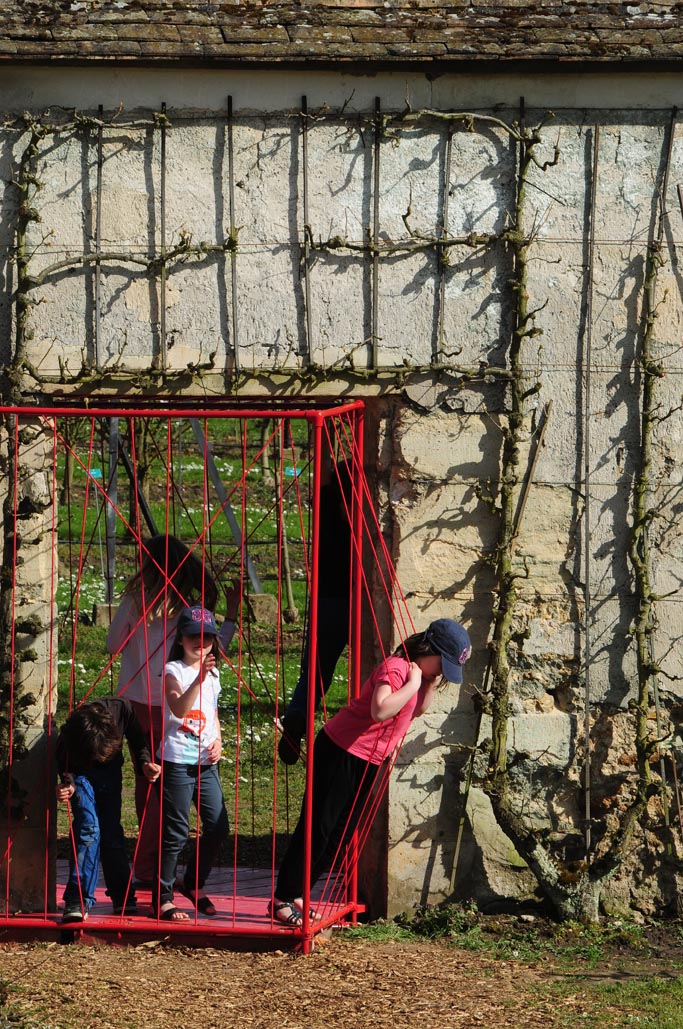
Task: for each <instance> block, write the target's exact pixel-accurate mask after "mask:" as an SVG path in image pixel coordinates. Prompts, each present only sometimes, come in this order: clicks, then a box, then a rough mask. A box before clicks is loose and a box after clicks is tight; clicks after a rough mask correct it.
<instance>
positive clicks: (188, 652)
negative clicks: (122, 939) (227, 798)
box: [152, 607, 230, 922]
mask: <svg viewBox="0 0 683 1029" xmlns="http://www.w3.org/2000/svg"><path fill="white" fill-rule="evenodd" d="M217 636H218V629H217V628H216V622H215V620H214V617H213V614H212V613H211V611H207V610H206V609H205V608H202V607H191V608H186V609H185V610H184V611H183V612H182V613H181V615H180V619H179V621H178V632H177V635H176V638H175V641H174V643H173V646H172V647H171V652H170V654H169V660H168V663H167V664H166V675H165V695H166V711H165V718H164V737H163V743H162V745H161V748H160V757H161V760H162V767H163V773H162V780H161V789H162V804H161V810H162V818H161V861H160V866H159V881H158V886H157V888H156V889H155V890H154V893H153V895H152V906H153V909H154V911H155V913H157V914H158V917H159V918H160V919H162V920H163V921H168V922H171V921H172V922H184V921H187V920H188V917H189V916H188V915H187V913H186V912H185V911H180V910H179V909H178V908H177V907H176V906H175V905H174V903H173V890H174V887H175V888H176V889H178V891H179V892H180V893H182V894H183V896H185V897H187V898H188V900H190V901H191V902H192V904H193V905H194V907H195V908H196V909H197V911H199V912H200V913H201V914H203V915H215V914H216V909H215V907H214V905H213V903H212V902H211V900H210V899H209V898H208V897H207V896H206V894H205V893H204V883H205V882H206V879H207V876H208V874H209V872H210V871H211V866H212V864H213V860H214V857H215V855H216V852H217V850H218V848H219V846H220V844H221V842H222V841H223V840H224V839H225V838H226V837H227V835H228V833H229V831H230V826H229V824H228V813H227V811H226V810H225V803H224V801H223V792H222V790H221V784H220V780H219V778H218V761H219V760H220V757H221V753H222V744H221V727H220V722H219V720H218V710H217V708H218V695H219V693H220V682H219V678H218V672H217V670H216V662H217V660H218V644H217ZM193 802H194V805H195V807H196V808H197V810H198V812H199V817H200V818H201V822H202V835H201V839H200V840H199V847H198V854H197V849H196V848H193V849H192V853H191V856H190V860H189V862H188V865H187V868H186V869H185V875H184V877H183V880H182V883H181V884H180V885H179V886H175V881H176V872H177V869H178V858H179V857H180V853H181V851H182V849H183V847H184V846H185V844H186V843H187V840H188V838H189V832H190V806H191V804H192V803H193Z"/></svg>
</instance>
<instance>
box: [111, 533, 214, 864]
mask: <svg viewBox="0 0 683 1029" xmlns="http://www.w3.org/2000/svg"><path fill="white" fill-rule="evenodd" d="M217 598H218V590H217V589H216V584H215V582H214V580H213V578H212V577H211V575H210V574H209V571H208V569H205V568H204V566H203V564H202V561H201V560H200V550H199V548H196V551H195V552H190V550H189V549H188V548H187V547H186V546H185V544H184V543H182V542H181V541H180V540H179V539H177V538H176V537H175V536H170V535H169V536H167V535H163V534H160V535H158V536H152V537H151V539H148V540H145V542H144V544H143V557H142V563H141V567H140V570H139V571H138V572H137V574H136V575H134V576H133V577H132V578H131V579H130V580H129V582H128V583H127V584H126V587H125V589H124V591H123V596H122V597H121V602H120V603H119V606H118V608H117V610H116V614H115V615H114V617H113V619H112V622H111V625H110V627H109V632H108V633H107V650H108V651H109V653H110V654H118V653H120V654H121V669H120V672H119V681H118V686H117V689H116V695H117V697H122V698H124V699H125V700H129V701H130V702H131V704H132V705H133V710H134V712H135V717H136V718H137V720H138V722H139V723H140V726H141V728H142V731H143V732H144V734H145V737H146V738H147V742H148V745H149V748H150V750H151V752H152V754H154V752H155V750H156V749H157V747H158V745H159V741H160V740H161V736H162V712H163V705H164V679H163V676H164V665H165V664H166V656H167V654H168V648H169V646H170V642H171V640H172V639H173V636H174V634H175V631H176V625H177V623H178V618H179V617H180V612H181V611H182V610H183V608H184V607H185V606H186V605H188V604H196V603H198V602H201V603H203V604H204V605H205V606H206V607H209V608H211V609H212V610H213V609H214V608H215V606H216V600H217ZM225 646H227V643H226V644H225ZM135 809H136V812H137V816H138V824H139V826H140V835H139V837H138V843H137V847H136V850H135V878H136V879H137V881H138V883H150V882H153V881H154V879H155V878H156V876H157V873H158V870H159V822H160V817H161V816H160V811H159V801H158V798H157V792H156V790H151V789H150V787H149V783H148V782H147V780H146V779H145V777H144V776H143V775H137V774H136V777H135Z"/></svg>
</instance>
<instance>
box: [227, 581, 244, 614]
mask: <svg viewBox="0 0 683 1029" xmlns="http://www.w3.org/2000/svg"><path fill="white" fill-rule="evenodd" d="M241 596H242V591H241V589H240V586H239V582H235V580H234V579H232V580H231V582H230V588H229V589H227V590H226V591H225V617H226V618H227V619H228V620H229V621H231V622H236V621H237V615H238V614H239V610H240V598H241Z"/></svg>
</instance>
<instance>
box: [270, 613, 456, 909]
mask: <svg viewBox="0 0 683 1029" xmlns="http://www.w3.org/2000/svg"><path fill="white" fill-rule="evenodd" d="M470 653H471V644H470V638H469V636H468V634H467V631H466V630H465V629H464V628H463V627H462V625H460V624H459V623H458V622H454V621H452V620H451V619H450V618H440V619H438V620H437V621H435V622H432V623H431V625H430V626H429V627H428V628H427V630H426V631H425V632H421V633H416V634H415V635H413V636H410V637H408V639H406V640H405V641H404V642H403V643H402V644H401V645H400V646H399V647H398V648H397V650H396V651H395V652H394V654H393V655H392V656H391V657H389V658H387V659H386V660H385V661H383V662H382V663H381V664H380V665H379V667H378V668H376V669H375V671H374V672H373V673H372V675H371V676H370V678H369V679H367V681H366V682H365V683H364V684H363V686H362V688H361V691H360V694H359V695H358V697H356V698H355V699H354V700H352V701H351V703H350V704H349V705H348V706H347V707H345V708H342V710H341V711H339V712H338V713H337V714H336V715H334V717H333V718H331V719H330V720H329V722H327V724H326V725H324V726H323V728H322V729H321V730H320V732H319V733H318V735H317V737H316V741H315V747H314V750H313V797H312V808H313V819H312V823H311V825H312V827H311V876H310V885H311V887H312V886H313V885H314V884H315V882H316V880H317V878H318V876H319V875H320V874H321V872H322V870H323V869H324V868H325V864H326V861H327V859H328V858H329V856H330V852H331V851H332V848H333V846H334V845H335V844H336V843H338V842H339V840H340V839H341V838H342V836H343V835H345V836H347V837H348V836H349V835H350V834H351V832H352V831H353V829H354V828H355V826H356V824H357V822H358V819H359V817H360V815H361V813H362V812H363V809H364V806H365V801H366V799H367V797H368V794H369V793H370V790H371V789H372V786H373V784H374V782H375V779H376V778H377V774H378V772H379V769H380V766H381V764H382V762H383V761H385V760H386V759H387V758H388V757H390V756H391V754H392V753H393V752H394V750H395V749H396V748H397V747H398V746H399V745H400V743H401V740H402V739H403V737H404V736H405V734H406V732H407V730H408V728H409V726H410V723H411V722H412V721H413V719H414V718H417V717H418V715H422V714H424V712H425V711H426V710H427V709H428V707H429V705H430V704H431V702H432V700H433V697H434V691H435V689H436V687H437V685H438V684H439V682H440V681H441V680H442V679H444V678H445V679H447V680H449V681H450V682H458V683H459V682H462V666H463V665H464V664H465V662H466V661H467V659H468V658H469V656H470ZM305 809H306V796H305V795H304V799H303V803H302V807H301V814H300V816H299V821H298V823H297V826H296V829H295V830H294V832H293V834H292V836H291V839H290V841H289V846H288V848H287V851H286V853H285V856H284V858H283V861H282V864H281V865H280V871H279V874H278V879H277V883H276V886H275V895H274V896H273V899H272V902H271V906H270V913H271V917H272V918H275V919H276V920H277V921H280V922H284V923H285V925H290V926H294V927H295V928H297V927H299V926H301V924H302V922H303V898H302V894H303V886H304V811H305Z"/></svg>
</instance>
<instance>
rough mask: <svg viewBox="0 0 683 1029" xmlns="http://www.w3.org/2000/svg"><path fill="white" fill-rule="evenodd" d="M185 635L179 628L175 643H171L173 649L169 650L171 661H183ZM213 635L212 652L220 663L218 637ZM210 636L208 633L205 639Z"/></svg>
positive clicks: (174, 639) (174, 638)
mask: <svg viewBox="0 0 683 1029" xmlns="http://www.w3.org/2000/svg"><path fill="white" fill-rule="evenodd" d="M183 635H184V633H182V632H180V630H179V629H178V630H176V634H175V636H174V637H173V643H172V644H171V649H170V650H169V652H168V660H169V661H182V660H183V659H184V657H185V650H184V649H183ZM211 637H212V641H213V642H212V644H211V653H212V654H213V656H214V657H215V658H216V664H218V661H219V660H220V653H219V650H218V637H217V636H214V635H213V634H211ZM208 638H209V636H208V633H207V635H206V636H205V639H208Z"/></svg>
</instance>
